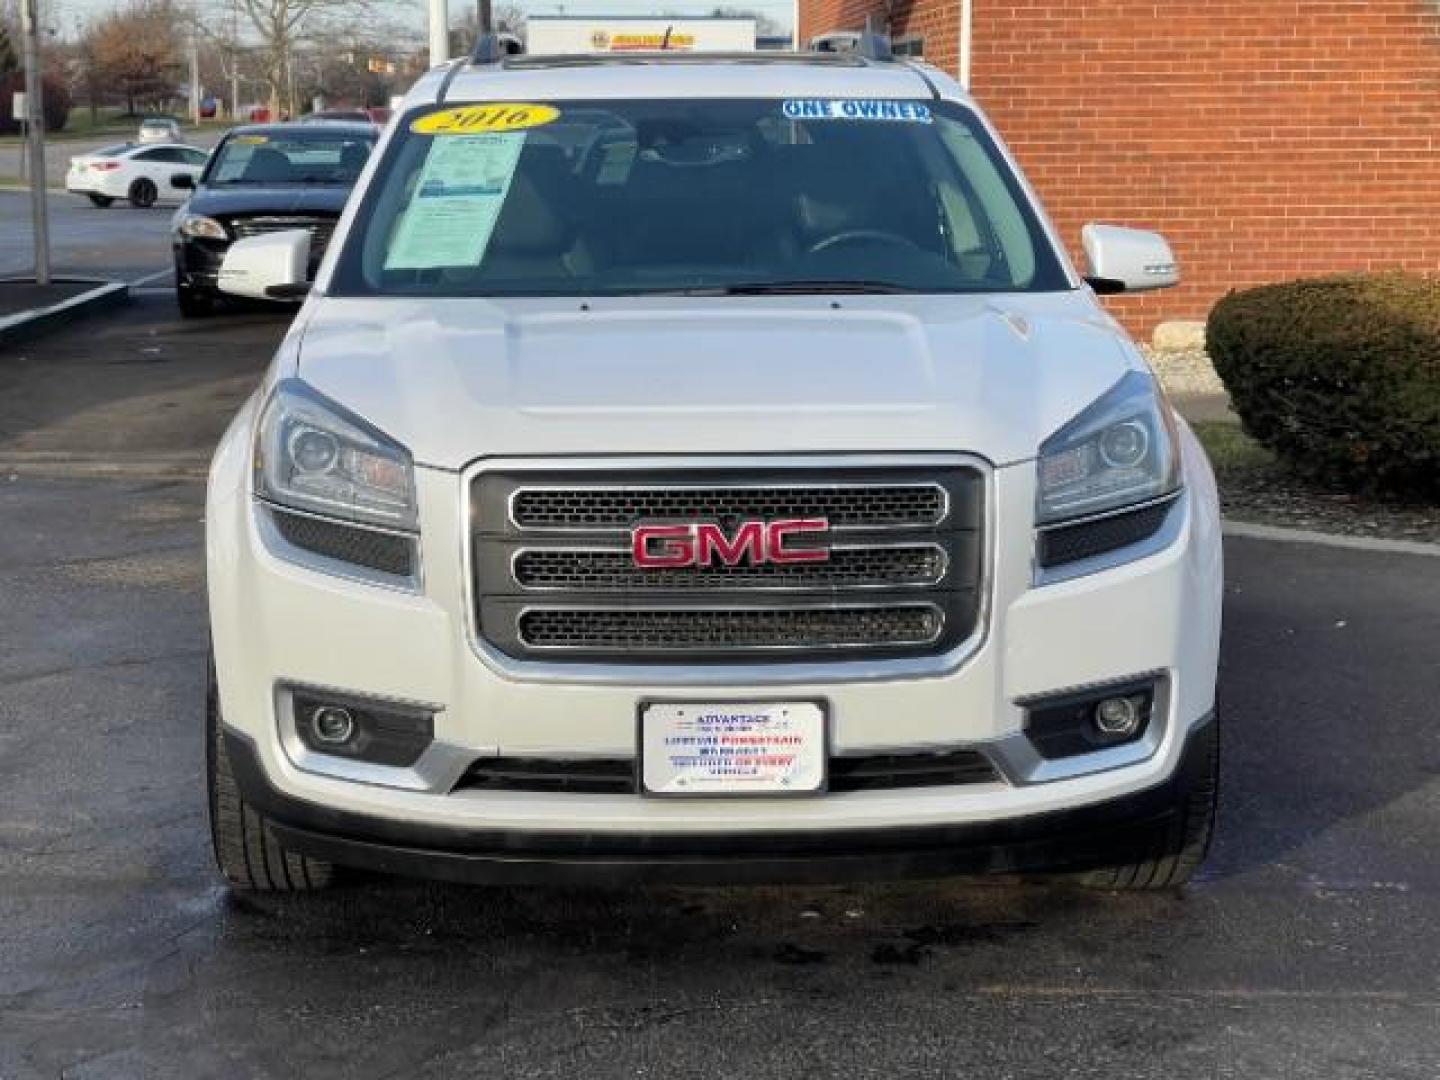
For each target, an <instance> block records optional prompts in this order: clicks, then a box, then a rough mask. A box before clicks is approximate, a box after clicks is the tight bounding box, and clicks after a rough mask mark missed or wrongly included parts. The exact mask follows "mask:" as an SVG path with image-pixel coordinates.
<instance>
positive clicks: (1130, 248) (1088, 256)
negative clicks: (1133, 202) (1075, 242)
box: [1080, 221, 1180, 295]
mask: <svg viewBox="0 0 1440 1080" xmlns="http://www.w3.org/2000/svg"><path fill="white" fill-rule="evenodd" d="M1080 243H1081V244H1082V245H1083V246H1084V248H1085V260H1086V262H1088V263H1089V264H1090V272H1089V273H1088V274H1086V275H1085V281H1086V282H1087V283H1088V284H1089V285H1090V287H1091V288H1092V289H1094V290H1095V291H1096V292H1097V293H1100V294H1101V295H1105V294H1107V293H1121V292H1144V291H1145V290H1147V289H1166V288H1169V287H1170V286H1171V285H1178V284H1179V283H1180V267H1179V265H1178V264H1177V263H1176V262H1175V253H1174V252H1173V251H1171V250H1170V245H1169V244H1168V243H1166V242H1165V238H1164V237H1163V236H1161V235H1160V234H1159V233H1154V232H1146V231H1145V230H1143V229H1126V228H1122V227H1121V226H1119V225H1101V224H1099V223H1097V222H1094V221H1092V222H1091V223H1090V224H1088V225H1086V226H1085V228H1084V229H1082V230H1081V232H1080Z"/></svg>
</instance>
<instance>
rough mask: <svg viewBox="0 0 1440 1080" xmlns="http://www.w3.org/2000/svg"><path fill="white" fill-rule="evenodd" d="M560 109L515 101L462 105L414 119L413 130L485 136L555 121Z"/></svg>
mask: <svg viewBox="0 0 1440 1080" xmlns="http://www.w3.org/2000/svg"><path fill="white" fill-rule="evenodd" d="M559 116H560V110H559V109H557V108H555V107H554V106H553V105H526V104H523V103H520V102H513V101H492V102H487V103H486V104H484V105H461V106H459V107H458V108H454V109H441V110H440V111H439V112H433V113H427V114H426V115H425V116H422V117H420V118H419V119H417V120H414V121H412V122H411V124H410V130H411V131H413V132H415V134H417V135H481V134H486V133H489V132H497V131H524V130H525V129H526V128H533V127H541V126H543V125H545V124H549V123H553V122H554V121H555V120H556V119H558V118H559Z"/></svg>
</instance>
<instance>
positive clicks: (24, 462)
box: [0, 450, 210, 482]
mask: <svg viewBox="0 0 1440 1080" xmlns="http://www.w3.org/2000/svg"><path fill="white" fill-rule="evenodd" d="M209 471H210V456H209V455H208V454H155V455H153V456H148V457H147V456H144V455H123V456H118V457H117V456H116V455H113V454H107V453H104V452H98V451H97V452H95V453H89V454H75V453H66V452H64V451H50V450H30V451H25V450H20V451H15V450H12V451H10V452H9V453H5V454H0V482H4V481H6V480H9V479H11V478H13V477H25V478H27V479H29V478H32V477H33V478H39V479H53V480H204V479H205V477H206V475H207V474H208V473H209Z"/></svg>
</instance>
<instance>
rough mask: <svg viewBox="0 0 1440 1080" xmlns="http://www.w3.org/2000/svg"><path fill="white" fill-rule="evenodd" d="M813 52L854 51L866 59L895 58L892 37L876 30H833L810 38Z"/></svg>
mask: <svg viewBox="0 0 1440 1080" xmlns="http://www.w3.org/2000/svg"><path fill="white" fill-rule="evenodd" d="M810 51H811V52H829V53H853V54H854V55H856V56H859V57H862V58H863V59H865V60H893V59H895V54H894V52H892V51H891V49H890V38H889V37H888V36H887V35H885V34H882V33H880V32H879V31H876V30H871V29H869V28H866V29H864V30H832V31H830V32H829V33H826V34H820V35H818V36H817V37H813V38H811V39H810Z"/></svg>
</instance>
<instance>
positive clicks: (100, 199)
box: [90, 195, 115, 210]
mask: <svg viewBox="0 0 1440 1080" xmlns="http://www.w3.org/2000/svg"><path fill="white" fill-rule="evenodd" d="M90 201H91V202H92V203H94V204H95V206H97V207H99V208H100V209H101V210H104V209H105V208H106V207H108V206H109V205H110V204H111V203H113V202H114V201H115V200H114V199H112V198H111V197H110V196H109V195H91V196H90Z"/></svg>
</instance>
